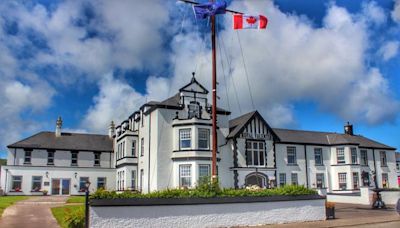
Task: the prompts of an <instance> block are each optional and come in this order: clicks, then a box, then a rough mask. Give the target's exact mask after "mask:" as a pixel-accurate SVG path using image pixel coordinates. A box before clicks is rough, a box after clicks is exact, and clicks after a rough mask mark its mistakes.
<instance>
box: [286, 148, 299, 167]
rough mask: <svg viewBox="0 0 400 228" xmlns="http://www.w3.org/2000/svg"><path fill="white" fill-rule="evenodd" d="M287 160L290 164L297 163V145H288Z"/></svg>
mask: <svg viewBox="0 0 400 228" xmlns="http://www.w3.org/2000/svg"><path fill="white" fill-rule="evenodd" d="M287 161H288V164H297V160H296V147H287Z"/></svg>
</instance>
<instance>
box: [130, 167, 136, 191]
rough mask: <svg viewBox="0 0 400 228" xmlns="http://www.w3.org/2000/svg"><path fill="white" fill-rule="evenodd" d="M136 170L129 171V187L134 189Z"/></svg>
mask: <svg viewBox="0 0 400 228" xmlns="http://www.w3.org/2000/svg"><path fill="white" fill-rule="evenodd" d="M136 188H137V187H136V170H132V171H131V189H132V190H136Z"/></svg>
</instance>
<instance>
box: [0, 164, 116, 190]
mask: <svg viewBox="0 0 400 228" xmlns="http://www.w3.org/2000/svg"><path fill="white" fill-rule="evenodd" d="M6 169H8V172H6ZM46 172H48V175H46ZM6 173H7V178H6ZM75 173H76V177H75ZM115 173H116V172H115V169H105V168H78V167H73V168H72V167H71V168H66V167H28V166H2V167H1V187H2V189H3V190H5V192H9V191H10V190H11V176H13V175H16V176H22V189H21V191H22V192H18V194H22V195H30V194H32V193H31V190H32V176H42V189H41V190H47V191H48V193H49V194H51V180H52V179H55V178H57V179H58V178H62V179H70V195H77V194H83V193H80V192H79V179H80V177H89V181H90V182H91V186H90V191H95V190H96V188H97V177H106V189H107V190H114V189H115ZM6 179H7V186H6V183H5V182H6ZM44 182H49V183H50V185H49V186H44ZM6 188H7V189H6Z"/></svg>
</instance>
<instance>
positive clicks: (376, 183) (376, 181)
mask: <svg viewBox="0 0 400 228" xmlns="http://www.w3.org/2000/svg"><path fill="white" fill-rule="evenodd" d="M372 158H373V159H374V172H375V178H374V184H375V188H378V180H377V179H378V173H377V170H376V161H375V149H372Z"/></svg>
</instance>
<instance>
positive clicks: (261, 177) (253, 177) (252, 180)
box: [245, 172, 268, 188]
mask: <svg viewBox="0 0 400 228" xmlns="http://www.w3.org/2000/svg"><path fill="white" fill-rule="evenodd" d="M245 185H246V186H251V185H257V186H259V187H261V188H265V187H268V177H267V176H266V175H265V174H263V173H258V172H256V173H250V174H249V175H247V176H246V179H245Z"/></svg>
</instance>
